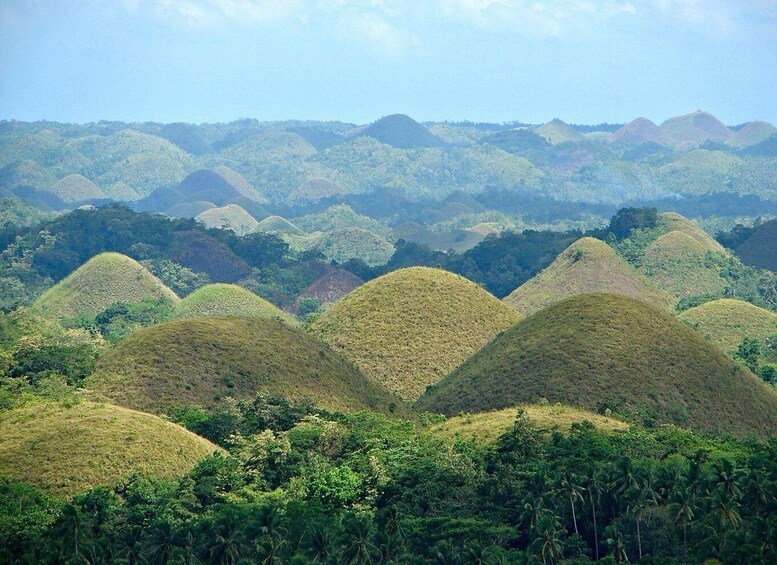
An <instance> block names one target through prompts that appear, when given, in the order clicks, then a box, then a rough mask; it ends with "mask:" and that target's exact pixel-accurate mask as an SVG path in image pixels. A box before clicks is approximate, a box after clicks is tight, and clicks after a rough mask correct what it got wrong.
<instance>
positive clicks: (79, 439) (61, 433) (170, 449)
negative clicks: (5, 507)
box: [0, 402, 218, 497]
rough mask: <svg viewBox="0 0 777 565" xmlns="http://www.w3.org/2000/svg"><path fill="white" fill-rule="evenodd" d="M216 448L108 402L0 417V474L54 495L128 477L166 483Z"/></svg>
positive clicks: (172, 426) (33, 408) (28, 410)
mask: <svg viewBox="0 0 777 565" xmlns="http://www.w3.org/2000/svg"><path fill="white" fill-rule="evenodd" d="M217 450H218V448H217V447H216V446H215V445H213V444H212V443H210V442H209V441H207V440H205V439H203V438H201V437H199V436H196V435H194V434H193V433H191V432H189V431H187V430H185V429H184V428H182V427H180V426H177V425H176V424H172V423H170V422H167V421H165V420H162V419H161V418H158V417H157V416H152V415H150V414H144V413H142V412H136V411H134V410H128V409H126V408H120V407H118V406H112V405H110V404H98V403H94V402H80V403H78V404H76V405H75V406H70V407H65V406H61V405H57V404H43V405H41V404H38V405H33V406H26V407H22V408H16V409H14V410H9V411H6V412H0V475H7V476H11V477H13V478H15V479H16V480H20V481H28V482H30V483H32V484H34V485H35V486H37V487H38V488H41V489H43V490H45V491H46V492H48V493H50V494H53V495H56V496H61V497H70V496H72V495H75V494H78V493H80V492H83V491H85V490H87V489H89V488H91V487H94V486H100V485H105V486H115V485H117V484H119V483H121V482H122V481H124V480H127V479H129V478H130V477H131V476H132V475H135V474H140V475H150V476H154V477H159V478H165V479H166V478H173V477H175V476H177V475H182V474H184V473H186V472H188V471H189V470H191V469H192V468H193V467H194V465H196V464H197V462H198V461H200V460H201V459H202V458H203V457H205V456H207V455H210V454H212V453H213V452H214V451H217Z"/></svg>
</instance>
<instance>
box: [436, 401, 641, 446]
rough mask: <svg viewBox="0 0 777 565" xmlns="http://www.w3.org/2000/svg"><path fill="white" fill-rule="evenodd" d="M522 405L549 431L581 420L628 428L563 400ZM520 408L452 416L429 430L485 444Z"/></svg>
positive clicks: (601, 426)
mask: <svg viewBox="0 0 777 565" xmlns="http://www.w3.org/2000/svg"><path fill="white" fill-rule="evenodd" d="M520 408H521V409H523V410H524V413H525V414H526V416H527V417H528V418H529V420H531V423H532V424H533V425H534V426H535V427H537V429H538V430H540V431H542V432H546V433H552V432H562V433H563V432H568V431H569V429H570V428H571V427H572V424H575V423H580V422H591V423H592V424H593V425H594V426H596V427H597V428H599V429H600V430H606V431H615V430H627V429H628V428H629V425H628V424H627V423H626V422H622V421H621V420H616V419H615V418H611V417H607V416H602V415H601V414H596V413H595V412H590V411H588V410H580V409H579V408H572V407H571V406H565V405H563V404H548V405H539V404H524V405H521V406H520ZM517 411H518V408H517V407H510V408H502V409H501V410H494V411H492V412H480V413H479V414H462V415H460V416H453V417H452V418H448V419H447V420H445V421H444V422H441V423H439V424H435V425H433V426H432V427H431V428H430V431H431V432H432V433H434V434H437V435H439V436H440V437H443V438H447V439H458V438H461V439H463V440H466V441H472V442H474V443H478V444H481V445H484V444H488V443H492V442H494V441H495V440H496V438H498V437H499V436H500V435H502V434H503V433H505V432H507V431H508V430H509V429H510V428H511V427H512V426H513V423H514V422H515V416H516V413H517Z"/></svg>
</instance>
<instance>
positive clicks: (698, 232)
mask: <svg viewBox="0 0 777 565" xmlns="http://www.w3.org/2000/svg"><path fill="white" fill-rule="evenodd" d="M661 220H662V221H663V222H664V223H665V225H666V226H667V228H666V232H667V233H668V232H670V231H680V232H683V233H684V234H686V235H688V236H690V237H692V238H693V239H695V240H696V241H698V242H699V243H700V244H701V245H703V246H704V248H705V250H708V251H713V252H715V253H726V250H725V248H724V247H723V246H722V245H721V244H720V243H718V242H717V241H715V240H714V239H713V238H712V237H710V236H709V235H708V234H707V233H706V232H705V231H704V230H703V229H701V228H700V227H699V226H697V225H696V224H694V223H693V222H692V221H691V220H689V219H688V218H686V217H685V216H683V215H681V214H678V213H676V212H664V213H663V214H661Z"/></svg>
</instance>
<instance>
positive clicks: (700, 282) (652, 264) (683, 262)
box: [641, 231, 727, 299]
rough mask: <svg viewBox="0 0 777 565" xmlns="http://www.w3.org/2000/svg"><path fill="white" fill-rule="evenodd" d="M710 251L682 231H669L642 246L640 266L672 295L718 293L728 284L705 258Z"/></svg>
mask: <svg viewBox="0 0 777 565" xmlns="http://www.w3.org/2000/svg"><path fill="white" fill-rule="evenodd" d="M708 251H710V249H709V247H708V246H705V245H704V244H703V243H702V242H700V241H699V240H698V239H694V238H693V237H692V236H690V235H688V234H687V233H686V232H683V231H670V232H669V233H666V234H664V235H662V236H661V237H659V238H658V239H656V240H655V241H654V242H653V243H651V244H650V245H649V246H648V247H647V249H646V250H645V254H644V256H643V257H642V266H641V270H642V272H644V273H645V274H646V275H647V276H648V277H650V279H651V280H653V281H654V282H655V283H656V284H657V285H658V286H660V287H661V288H663V289H664V290H666V291H667V292H669V293H670V294H671V295H672V296H674V297H675V298H678V299H679V298H684V297H687V296H697V295H702V294H711V295H717V294H719V293H721V292H722V291H723V290H724V289H725V288H726V285H727V282H726V280H725V279H724V278H723V277H721V276H720V272H719V269H718V267H716V266H715V265H714V264H711V263H709V262H708V261H706V260H705V255H706V254H707V252H708Z"/></svg>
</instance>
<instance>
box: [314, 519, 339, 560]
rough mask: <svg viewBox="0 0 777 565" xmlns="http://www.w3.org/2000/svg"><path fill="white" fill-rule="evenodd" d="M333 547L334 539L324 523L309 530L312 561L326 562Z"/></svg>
mask: <svg viewBox="0 0 777 565" xmlns="http://www.w3.org/2000/svg"><path fill="white" fill-rule="evenodd" d="M333 549H334V539H333V537H332V533H331V531H330V530H329V529H328V528H327V527H326V526H324V525H321V526H316V527H315V528H314V529H313V531H312V532H310V550H311V551H312V553H313V562H314V563H323V562H326V561H327V560H328V559H329V557H331V555H332V552H333Z"/></svg>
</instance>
